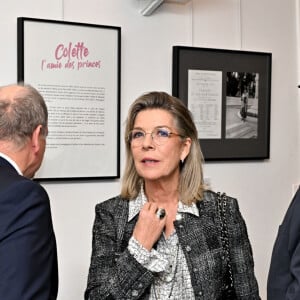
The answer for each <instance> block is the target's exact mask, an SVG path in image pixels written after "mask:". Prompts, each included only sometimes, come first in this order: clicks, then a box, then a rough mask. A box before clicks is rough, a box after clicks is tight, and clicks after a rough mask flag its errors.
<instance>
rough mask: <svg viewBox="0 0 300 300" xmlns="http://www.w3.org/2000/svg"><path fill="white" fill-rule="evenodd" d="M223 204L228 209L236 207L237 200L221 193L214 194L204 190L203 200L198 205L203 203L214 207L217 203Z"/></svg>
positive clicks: (211, 191)
mask: <svg viewBox="0 0 300 300" xmlns="http://www.w3.org/2000/svg"><path fill="white" fill-rule="evenodd" d="M222 201H223V202H225V204H226V205H227V206H229V207H237V206H238V203H237V199H236V198H234V197H231V196H229V195H227V194H226V193H222V192H215V191H213V190H205V191H204V193H203V198H202V199H201V201H200V202H199V203H201V202H202V203H205V204H207V205H215V204H218V203H219V202H222Z"/></svg>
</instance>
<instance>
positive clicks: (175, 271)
mask: <svg viewBox="0 0 300 300" xmlns="http://www.w3.org/2000/svg"><path fill="white" fill-rule="evenodd" d="M178 253H179V242H177V247H176V256H175V270H174V275H173V278H172V285H171V290H170V293H169V295H168V299H170V297H171V296H172V292H173V289H174V285H175V281H176V273H177V266H178ZM152 287H153V294H154V298H155V300H159V299H158V296H157V293H156V288H155V282H153V284H152Z"/></svg>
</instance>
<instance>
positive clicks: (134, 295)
mask: <svg viewBox="0 0 300 300" xmlns="http://www.w3.org/2000/svg"><path fill="white" fill-rule="evenodd" d="M138 294H139V293H138V291H136V290H133V291H132V292H131V295H132V296H133V297H136V296H137V295H138Z"/></svg>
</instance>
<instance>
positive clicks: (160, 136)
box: [128, 127, 183, 146]
mask: <svg viewBox="0 0 300 300" xmlns="http://www.w3.org/2000/svg"><path fill="white" fill-rule="evenodd" d="M147 134H150V135H151V137H152V140H153V142H154V143H155V144H156V145H158V146H161V145H164V144H165V143H166V142H167V141H168V139H169V138H171V137H172V136H181V137H183V136H182V135H180V134H178V133H175V132H171V131H170V130H169V129H166V128H160V127H157V128H154V129H153V130H152V131H151V132H145V131H144V130H142V129H133V130H131V131H130V132H129V135H128V141H129V142H130V143H131V145H132V146H140V145H141V144H142V143H143V141H144V140H145V137H146V135H147Z"/></svg>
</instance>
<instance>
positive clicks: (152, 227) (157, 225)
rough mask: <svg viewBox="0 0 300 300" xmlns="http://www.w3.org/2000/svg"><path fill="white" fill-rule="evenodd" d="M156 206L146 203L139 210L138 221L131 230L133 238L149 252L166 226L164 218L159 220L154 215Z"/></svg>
mask: <svg viewBox="0 0 300 300" xmlns="http://www.w3.org/2000/svg"><path fill="white" fill-rule="evenodd" d="M157 209H158V206H157V204H155V203H153V202H152V203H151V202H147V203H146V204H145V205H144V206H143V207H142V209H141V211H140V215H139V219H138V221H137V223H136V225H135V228H134V230H133V236H134V238H135V239H136V240H137V241H138V242H139V243H140V244H141V245H142V246H143V247H144V248H146V249H147V250H148V251H150V250H151V249H152V247H153V245H154V244H155V243H156V241H157V240H158V239H159V237H160V236H161V234H162V231H163V229H164V227H165V225H166V217H163V218H162V219H159V217H158V216H157V215H156V211H157Z"/></svg>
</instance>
